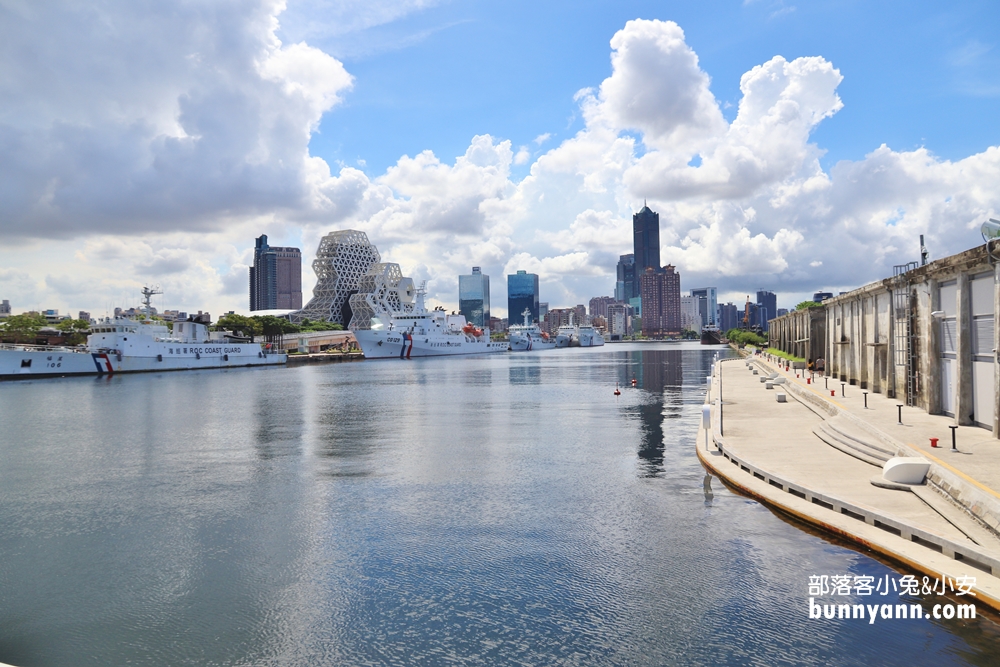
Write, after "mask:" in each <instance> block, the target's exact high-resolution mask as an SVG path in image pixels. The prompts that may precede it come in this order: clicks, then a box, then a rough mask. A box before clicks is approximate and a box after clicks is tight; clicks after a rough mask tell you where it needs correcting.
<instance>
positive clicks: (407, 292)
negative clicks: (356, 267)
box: [350, 262, 416, 331]
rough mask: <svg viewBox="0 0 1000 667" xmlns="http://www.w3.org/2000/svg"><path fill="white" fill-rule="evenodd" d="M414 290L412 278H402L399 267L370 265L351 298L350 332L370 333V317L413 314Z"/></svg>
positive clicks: (381, 263)
mask: <svg viewBox="0 0 1000 667" xmlns="http://www.w3.org/2000/svg"><path fill="white" fill-rule="evenodd" d="M415 294H416V289H415V288H414V286H413V279H412V278H405V277H403V272H402V271H401V270H400V268H399V264H394V263H392V262H380V263H378V264H372V266H371V268H370V269H368V272H367V273H366V274H365V275H363V276H362V277H361V280H360V281H358V293H357V294H352V295H351V312H352V313H353V316H352V317H351V326H350V329H351V331H358V330H360V329H371V326H372V317H373V316H375V315H379V314H385V313H410V312H413V297H414V295H415Z"/></svg>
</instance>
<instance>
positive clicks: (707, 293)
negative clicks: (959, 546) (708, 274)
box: [690, 287, 719, 326]
mask: <svg viewBox="0 0 1000 667" xmlns="http://www.w3.org/2000/svg"><path fill="white" fill-rule="evenodd" d="M690 295H691V296H692V297H694V298H695V299H697V300H698V314H699V315H701V322H702V324H703V325H705V326H707V325H710V324H711V325H718V324H719V291H718V290H717V289H716V288H714V287H696V288H695V289H693V290H691V292H690Z"/></svg>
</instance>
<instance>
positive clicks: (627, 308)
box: [608, 303, 635, 340]
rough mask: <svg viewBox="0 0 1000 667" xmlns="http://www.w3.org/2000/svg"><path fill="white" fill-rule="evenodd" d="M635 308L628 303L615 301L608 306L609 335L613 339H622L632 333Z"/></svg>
mask: <svg viewBox="0 0 1000 667" xmlns="http://www.w3.org/2000/svg"><path fill="white" fill-rule="evenodd" d="M633 317H635V309H634V308H633V307H632V306H631V305H630V304H627V303H613V304H611V305H609V306H608V335H609V336H611V340H621V339H622V338H624V337H625V336H631V335H632V318H633Z"/></svg>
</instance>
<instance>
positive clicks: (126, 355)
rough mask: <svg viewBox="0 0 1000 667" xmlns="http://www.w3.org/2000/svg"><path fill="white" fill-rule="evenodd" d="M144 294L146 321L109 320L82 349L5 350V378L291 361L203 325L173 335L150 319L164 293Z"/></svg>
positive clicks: (185, 325) (182, 326)
mask: <svg viewBox="0 0 1000 667" xmlns="http://www.w3.org/2000/svg"><path fill="white" fill-rule="evenodd" d="M142 293H143V296H144V298H145V300H144V304H145V313H146V316H145V317H144V318H143V319H140V320H133V319H127V318H122V317H117V318H105V319H104V320H102V321H101V322H99V323H98V324H95V325H93V326H92V327H91V328H90V331H91V333H90V335H89V336H88V337H87V345H86V346H85V347H83V348H82V349H81V348H70V347H43V346H34V345H3V346H0V379H27V378H32V377H61V376H64V375H105V374H107V375H113V374H115V373H141V372H150V371H176V370H193V369H199V368H235V367H238V366H265V365H274V364H283V363H285V362H286V361H287V359H288V357H287V356H286V355H284V354H273V353H269V352H268V350H267V349H266V348H263V347H262V346H261V345H260V344H259V343H233V342H229V341H227V340H226V339H225V337H224V336H222V335H221V334H213V333H210V332H209V331H208V326H206V325H205V324H202V323H200V322H176V323H174V330H173V331H172V332H171V331H170V329H168V328H167V327H166V326H165V325H164V324H162V323H158V322H156V321H154V320H151V319H149V313H150V310H149V300H150V297H151V296H152V295H153V294H157V293H158V292H154V291H153V290H150V289H148V288H144V289H143V291H142Z"/></svg>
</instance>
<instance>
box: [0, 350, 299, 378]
mask: <svg viewBox="0 0 1000 667" xmlns="http://www.w3.org/2000/svg"><path fill="white" fill-rule="evenodd" d="M147 347H149V349H148V350H147V351H146V352H147V353H146V354H143V355H131V354H127V353H123V354H118V353H117V352H116V351H114V350H100V351H98V352H89V351H77V350H70V349H62V350H60V349H44V350H39V349H32V348H19V347H16V346H13V347H8V348H6V349H0V379H4V380H24V379H30V378H43V377H63V376H69V375H113V374H115V373H151V372H157V371H181V370H198V369H209V368H239V367H245V366H273V365H279V364H283V363H285V362H286V361H287V359H288V357H287V356H286V355H284V354H264V352H263V351H262V350H261V348H260V345H253V344H248V345H240V344H224V345H217V344H214V343H204V344H186V345H185V344H167V343H155V344H153V346H152V347H150V346H147Z"/></svg>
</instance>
